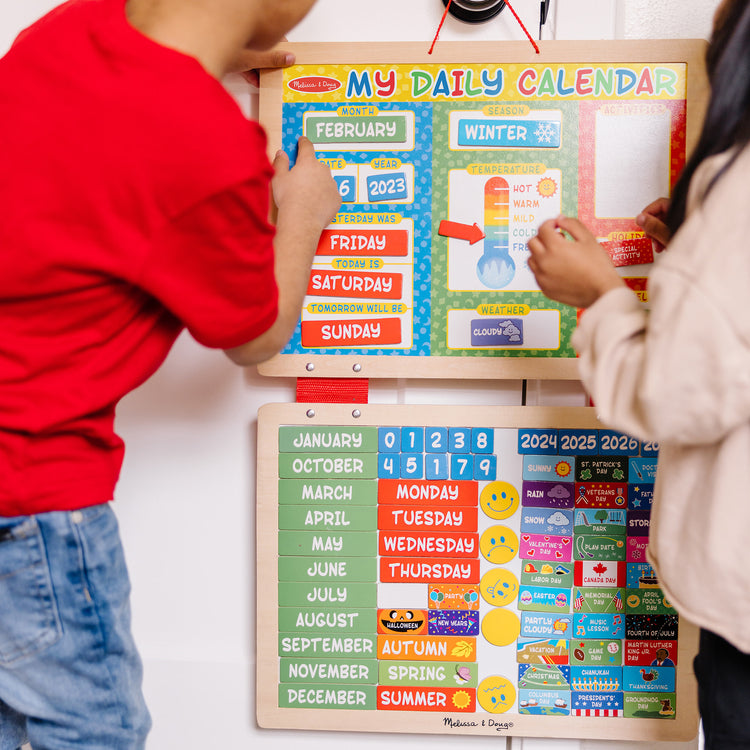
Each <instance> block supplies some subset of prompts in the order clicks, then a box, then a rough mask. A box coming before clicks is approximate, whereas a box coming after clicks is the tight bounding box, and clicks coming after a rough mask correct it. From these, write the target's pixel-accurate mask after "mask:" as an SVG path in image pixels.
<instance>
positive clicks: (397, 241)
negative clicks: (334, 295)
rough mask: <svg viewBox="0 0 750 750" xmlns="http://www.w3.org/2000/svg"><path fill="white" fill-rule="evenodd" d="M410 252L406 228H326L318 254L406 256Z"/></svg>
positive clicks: (321, 237) (319, 243)
mask: <svg viewBox="0 0 750 750" xmlns="http://www.w3.org/2000/svg"><path fill="white" fill-rule="evenodd" d="M408 254H409V232H407V230H406V229H324V230H323V233H322V234H321V235H320V242H318V249H317V255H342V256H350V255H377V256H382V257H389V258H391V257H404V256H406V255H408Z"/></svg>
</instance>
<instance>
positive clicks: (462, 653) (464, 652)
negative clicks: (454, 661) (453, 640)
mask: <svg viewBox="0 0 750 750" xmlns="http://www.w3.org/2000/svg"><path fill="white" fill-rule="evenodd" d="M473 651H474V646H473V645H472V644H471V643H469V642H468V641H459V642H458V643H457V644H456V645H455V646H454V648H453V651H451V656H455V657H456V658H459V659H461V658H468V657H469V656H471V654H472V653H473Z"/></svg>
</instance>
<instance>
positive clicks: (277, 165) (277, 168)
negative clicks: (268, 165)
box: [273, 149, 289, 174]
mask: <svg viewBox="0 0 750 750" xmlns="http://www.w3.org/2000/svg"><path fill="white" fill-rule="evenodd" d="M273 169H274V172H276V174H280V173H282V172H288V171H289V157H288V156H287V155H286V153H285V152H284V151H282V150H281V149H279V150H278V151H277V152H276V156H275V157H274V160H273Z"/></svg>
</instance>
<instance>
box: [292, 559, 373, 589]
mask: <svg viewBox="0 0 750 750" xmlns="http://www.w3.org/2000/svg"><path fill="white" fill-rule="evenodd" d="M377 566H378V561H377V559H376V558H374V557H372V558H371V557H346V558H340V559H335V560H330V559H328V558H320V559H317V558H316V559H310V558H305V557H280V558H279V581H299V582H310V581H331V582H336V581H338V582H345V583H357V582H359V583H374V582H375V581H377V575H378V567H377Z"/></svg>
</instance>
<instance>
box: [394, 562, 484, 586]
mask: <svg viewBox="0 0 750 750" xmlns="http://www.w3.org/2000/svg"><path fill="white" fill-rule="evenodd" d="M380 582H381V583H479V560H466V559H458V558H453V559H449V558H447V557H445V558H441V559H433V560H420V559H415V558H413V557H381V558H380Z"/></svg>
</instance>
